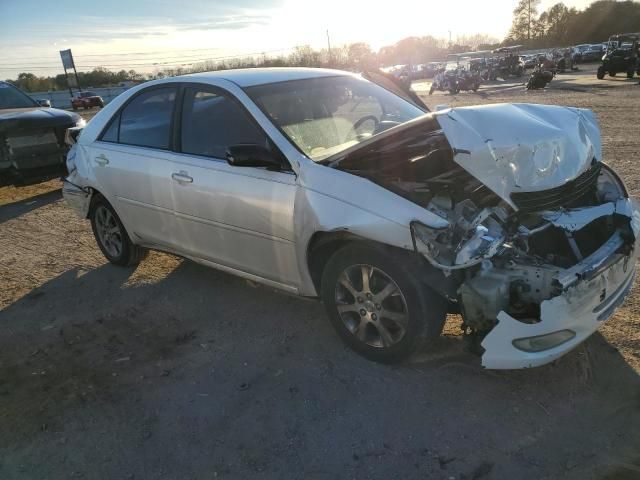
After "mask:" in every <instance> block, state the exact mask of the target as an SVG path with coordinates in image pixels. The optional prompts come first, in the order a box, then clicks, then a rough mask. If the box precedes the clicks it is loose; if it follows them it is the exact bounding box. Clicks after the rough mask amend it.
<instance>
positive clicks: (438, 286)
mask: <svg viewBox="0 0 640 480" xmlns="http://www.w3.org/2000/svg"><path fill="white" fill-rule="evenodd" d="M354 243H360V244H364V245H367V246H369V247H372V248H376V249H378V250H382V251H384V252H385V253H387V254H388V255H390V256H392V257H396V258H405V259H409V260H410V261H411V263H413V264H414V265H415V271H414V272H415V274H416V276H417V277H418V279H419V280H420V281H421V282H422V283H423V284H424V285H425V286H427V287H429V288H431V289H432V290H434V291H435V292H437V293H438V294H440V295H442V296H444V297H445V298H447V299H452V298H454V297H455V296H456V295H457V293H456V292H457V289H458V287H459V285H460V283H461V277H460V275H459V274H458V273H456V274H451V275H445V274H444V272H442V271H441V270H438V269H437V268H435V267H434V266H433V265H431V264H430V263H428V262H427V261H426V260H425V258H424V257H423V256H422V255H419V254H417V253H416V252H414V251H413V250H407V249H404V248H399V247H396V246H393V245H389V244H386V243H382V242H378V241H375V240H371V239H368V238H365V237H362V236H360V235H356V234H354V233H351V232H348V231H344V230H341V231H330V232H326V231H318V232H315V233H314V234H313V235H312V236H311V238H310V240H309V243H308V244H307V251H306V261H307V268H308V271H309V274H310V276H311V280H312V281H313V285H314V287H315V289H316V292H317V295H318V296H321V295H322V288H321V284H322V281H321V280H322V274H323V271H324V268H325V266H326V264H327V262H328V261H329V259H330V258H331V256H332V255H333V254H334V253H335V252H336V251H338V250H340V249H341V248H344V247H345V246H347V245H350V244H354Z"/></svg>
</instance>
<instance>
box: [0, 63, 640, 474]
mask: <svg viewBox="0 0 640 480" xmlns="http://www.w3.org/2000/svg"><path fill="white" fill-rule="evenodd" d="M426 100H427V101H428V102H429V104H430V106H435V105H437V104H442V103H446V104H450V105H452V106H458V105H465V104H474V103H490V102H504V101H509V102H533V103H553V104H565V105H573V106H580V107H589V108H592V109H594V110H595V112H596V113H597V114H598V117H599V119H600V122H601V127H602V133H603V141H604V155H605V160H606V161H607V162H609V163H611V164H612V165H613V166H615V168H616V169H617V171H618V172H619V173H620V174H621V175H622V176H623V177H624V179H625V181H626V182H627V185H628V187H629V189H630V190H631V193H632V194H635V195H640V166H638V164H637V162H638V151H639V150H640V128H639V127H638V122H637V120H638V111H640V86H639V85H637V80H636V81H634V82H631V81H627V80H625V79H621V78H615V79H606V80H603V81H597V80H596V79H595V74H594V73H593V71H586V72H585V71H582V72H578V73H576V74H566V75H564V76H559V77H558V78H556V79H555V80H554V81H553V82H552V84H551V87H550V88H548V89H547V90H545V91H536V92H529V93H527V92H525V91H524V89H523V88H522V86H518V85H516V84H510V85H499V86H498V87H491V88H483V89H482V90H481V91H480V92H478V93H477V94H471V93H469V94H467V93H461V94H459V95H457V96H453V97H452V96H449V95H443V94H436V95H434V96H433V97H426ZM87 113H89V116H90V115H91V112H87ZM0 279H1V283H0V309H1V310H0V352H1V353H0V479H3V480H4V479H7V480H11V479H74V478H81V479H156V478H162V479H165V478H166V479H212V478H230V479H246V478H264V479H272V478H277V479H297V478H304V479H345V478H352V479H374V478H375V479H377V478H380V479H396V478H397V479H413V478H419V479H445V480H448V479H456V480H458V479H459V480H462V479H468V480H478V479H521V478H522V479H524V478H527V479H557V478H569V479H611V480H614V479H616V480H618V479H632V478H633V479H637V478H640V381H639V376H638V374H639V373H640V328H639V327H640V292H639V291H638V288H637V287H636V288H635V289H634V291H633V292H632V294H631V296H630V297H629V299H628V300H627V302H626V303H625V305H624V306H623V307H622V308H620V309H619V310H618V312H617V313H616V314H615V316H614V317H613V318H611V319H610V320H609V321H608V322H607V323H606V324H605V325H604V326H603V328H602V329H601V331H600V332H599V333H596V334H595V335H593V336H592V337H591V338H590V339H589V340H588V341H587V342H586V343H585V344H584V345H582V346H580V347H579V348H577V349H576V350H575V351H574V352H572V353H570V354H569V355H567V356H565V357H564V358H562V359H560V360H559V361H557V362H556V363H554V364H552V365H548V366H545V367H540V368H537V369H533V370H526V371H486V370H484V369H482V368H481V367H480V364H479V359H478V357H475V356H474V355H472V354H469V353H467V352H465V350H464V349H463V344H462V339H461V337H460V335H459V331H458V329H457V319H456V318H455V317H452V318H451V319H450V322H448V324H447V329H446V331H445V335H444V336H443V338H442V340H441V341H440V344H439V345H438V346H437V347H436V349H435V351H432V352H428V353H427V352H425V353H424V354H421V355H419V356H418V357H417V358H416V359H415V360H414V361H412V362H411V363H410V364H407V365H403V366H395V367H389V366H382V365H378V364H375V363H371V362H369V361H366V360H364V359H362V358H360V357H358V356H357V355H355V354H353V353H351V352H350V351H349V350H347V349H346V348H345V347H343V345H342V344H341V343H340V341H339V340H338V338H337V336H336V335H335V334H334V333H333V331H332V329H331V327H330V325H329V323H328V322H327V320H326V318H325V315H324V313H323V309H322V306H321V305H320V304H319V303H317V302H315V301H310V300H302V299H298V298H295V297H291V296H288V295H285V294H282V293H277V292H274V291H272V290H270V289H268V288H264V287H256V286H254V285H251V284H249V283H247V282H245V281H243V280H240V279H238V278H235V277H232V276H229V275H227V274H224V273H221V272H217V271H215V270H211V269H207V268H205V267H202V266H198V265H195V264H193V263H191V262H189V261H186V260H182V259H179V258H176V257H173V256H170V255H166V254H162V253H152V254H151V255H150V256H149V257H148V258H147V259H146V260H145V261H144V262H143V263H142V264H141V265H140V266H139V267H138V268H136V269H125V268H118V267H114V266H111V265H108V264H107V263H106V262H105V260H104V258H103V257H102V255H101V254H100V252H99V250H98V248H97V246H96V245H95V241H94V239H93V237H92V234H91V229H90V226H89V224H88V223H87V222H86V221H83V220H80V219H78V218H76V217H75V216H74V214H73V213H72V212H71V211H70V210H69V209H68V208H67V207H66V206H65V204H64V202H63V201H62V200H61V195H60V184H59V183H58V182H57V181H52V182H48V183H45V184H41V185H37V186H33V187H28V188H21V189H16V188H2V189H0Z"/></svg>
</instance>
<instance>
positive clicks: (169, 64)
mask: <svg viewBox="0 0 640 480" xmlns="http://www.w3.org/2000/svg"><path fill="white" fill-rule="evenodd" d="M295 48H296V47H290V48H282V49H277V50H269V51H265V52H253V53H243V54H240V55H228V56H224V57H203V58H199V59H194V60H191V61H189V62H151V63H137V64H100V65H80V66H78V69H79V70H80V71H86V70H87V69H91V68H97V67H103V68H113V69H117V68H124V67H156V66H162V67H164V68H169V67H183V66H187V65H195V64H198V63H204V62H217V61H221V60H231V59H234V58H247V57H256V56H264V55H265V54H267V53H276V52H283V51H290V50H293V49H295ZM34 65H37V64H34ZM58 68H59V67H58V66H57V64H56V66H51V67H49V66H40V67H38V66H35V67H26V66H7V67H4V66H1V65H0V69H2V70H23V71H24V70H28V69H32V70H58Z"/></svg>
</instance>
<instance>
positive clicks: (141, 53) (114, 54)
mask: <svg viewBox="0 0 640 480" xmlns="http://www.w3.org/2000/svg"><path fill="white" fill-rule="evenodd" d="M211 50H220V48H190V49H185V50H156V51H152V52H127V53H92V54H81V55H74V58H75V59H76V60H81V59H83V58H88V57H91V58H94V57H126V56H131V55H157V54H165V55H166V54H173V53H175V54H176V55H177V54H182V53H185V52H202V51H211ZM278 50H287V49H285V48H282V49H278ZM278 50H276V51H278ZM199 55H201V54H197V55H190V56H199ZM50 58H51V56H47V57H20V59H21V60H40V59H44V60H48V59H50ZM4 60H14V59H13V58H4ZM15 60H17V58H16V59H15Z"/></svg>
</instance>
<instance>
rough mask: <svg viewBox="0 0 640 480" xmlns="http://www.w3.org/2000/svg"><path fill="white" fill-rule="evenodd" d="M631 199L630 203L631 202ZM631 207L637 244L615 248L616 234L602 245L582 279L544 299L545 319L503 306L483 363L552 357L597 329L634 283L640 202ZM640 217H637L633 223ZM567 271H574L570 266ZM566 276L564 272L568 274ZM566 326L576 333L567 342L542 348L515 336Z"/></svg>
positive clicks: (524, 364)
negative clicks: (526, 345) (522, 317)
mask: <svg viewBox="0 0 640 480" xmlns="http://www.w3.org/2000/svg"><path fill="white" fill-rule="evenodd" d="M631 203H632V202H631V201H629V205H631ZM630 210H631V212H630V213H631V217H632V226H633V230H634V234H635V237H636V240H635V245H634V248H633V250H632V251H631V253H630V254H629V255H627V256H622V255H620V254H616V253H615V252H614V251H613V248H612V242H613V241H614V240H615V239H614V237H612V238H611V239H610V240H609V242H607V243H605V244H604V245H603V246H602V247H601V248H600V249H599V250H598V251H596V252H594V254H592V255H590V256H589V257H588V258H587V259H585V260H584V261H583V262H582V263H583V272H587V270H588V269H589V268H591V267H593V269H594V270H593V271H592V272H588V273H589V274H588V275H587V274H585V275H584V277H586V278H583V279H581V280H578V281H577V282H574V283H572V284H571V286H569V287H567V288H566V289H564V291H563V293H562V294H561V295H559V296H556V297H553V298H551V299H549V300H545V301H543V302H542V303H541V304H540V322H538V323H534V324H526V323H522V322H520V321H518V320H516V319H515V318H513V317H512V316H510V315H509V314H507V313H506V312H504V311H503V312H500V313H499V314H498V317H497V320H498V324H497V325H496V326H495V327H494V328H493V329H492V330H491V331H490V332H489V333H488V334H487V336H486V337H485V338H484V340H483V342H482V347H483V348H484V349H485V352H484V354H483V355H482V365H483V366H484V367H486V368H491V369H516V368H529V367H537V366H540V365H544V364H546V363H549V362H552V361H553V360H556V359H557V358H559V357H561V356H562V355H564V354H566V353H567V352H568V351H570V350H572V349H573V348H575V347H576V346H577V345H579V344H580V343H582V342H583V341H584V340H586V339H587V337H589V336H590V335H591V334H592V333H594V332H595V331H596V330H597V329H598V328H599V327H600V325H602V323H603V322H604V321H605V320H607V319H608V318H609V317H610V316H611V315H612V314H613V312H614V311H615V309H616V308H617V307H618V306H620V304H621V303H622V302H623V301H624V298H625V297H626V295H627V294H628V293H629V291H630V290H631V287H632V286H633V280H634V277H635V272H636V259H637V256H638V251H639V250H640V240H639V235H638V231H637V226H638V223H637V222H638V219H639V218H640V211H639V210H638V209H637V206H636V205H633V208H631V209H630ZM634 221H635V223H634ZM567 272H570V273H574V272H573V271H571V269H570V270H567ZM566 278H567V277H565V280H566ZM561 330H571V331H573V332H575V336H574V337H573V338H572V339H571V340H569V341H566V342H565V343H562V344H560V345H558V346H555V347H553V348H549V349H547V350H543V351H539V352H526V351H523V350H520V349H518V348H516V347H515V346H514V345H513V341H514V340H517V339H520V338H529V337H536V336H541V335H546V334H549V333H553V332H558V331H561Z"/></svg>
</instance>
